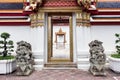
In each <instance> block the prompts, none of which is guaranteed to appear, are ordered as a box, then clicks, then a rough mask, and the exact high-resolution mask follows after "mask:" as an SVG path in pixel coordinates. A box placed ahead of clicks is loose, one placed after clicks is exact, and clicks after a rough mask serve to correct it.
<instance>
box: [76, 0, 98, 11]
mask: <svg viewBox="0 0 120 80" xmlns="http://www.w3.org/2000/svg"><path fill="white" fill-rule="evenodd" d="M97 2H98V0H77V3H78V4H79V5H80V6H82V7H83V8H84V9H85V10H88V9H89V8H91V6H92V5H94V6H96V3H97Z"/></svg>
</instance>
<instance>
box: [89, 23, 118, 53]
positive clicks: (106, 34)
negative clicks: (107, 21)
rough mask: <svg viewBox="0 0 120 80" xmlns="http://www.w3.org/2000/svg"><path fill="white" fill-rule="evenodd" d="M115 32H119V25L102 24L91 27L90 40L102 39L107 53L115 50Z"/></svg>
mask: <svg viewBox="0 0 120 80" xmlns="http://www.w3.org/2000/svg"><path fill="white" fill-rule="evenodd" d="M115 33H120V26H117V25H107V26H106V25H102V26H92V27H91V35H92V40H94V39H97V40H100V41H102V42H103V47H104V48H105V51H106V53H108V54H110V53H111V52H112V51H115V40H116V37H115Z"/></svg>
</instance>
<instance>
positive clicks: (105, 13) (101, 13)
mask: <svg viewBox="0 0 120 80" xmlns="http://www.w3.org/2000/svg"><path fill="white" fill-rule="evenodd" d="M98 15H120V12H117V11H116V12H98Z"/></svg>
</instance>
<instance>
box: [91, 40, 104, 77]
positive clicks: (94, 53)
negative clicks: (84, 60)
mask: <svg viewBox="0 0 120 80" xmlns="http://www.w3.org/2000/svg"><path fill="white" fill-rule="evenodd" d="M89 47H90V51H89V52H90V59H89V61H90V68H89V71H90V72H91V73H92V74H93V75H97V76H98V75H103V76H105V75H106V73H105V63H106V55H105V54H104V48H103V46H102V42H101V41H98V40H94V41H92V42H90V43H89Z"/></svg>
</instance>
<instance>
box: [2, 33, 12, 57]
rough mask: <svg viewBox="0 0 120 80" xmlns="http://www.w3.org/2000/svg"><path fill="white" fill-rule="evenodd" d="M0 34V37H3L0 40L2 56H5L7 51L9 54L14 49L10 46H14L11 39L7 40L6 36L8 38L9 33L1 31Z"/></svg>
mask: <svg viewBox="0 0 120 80" xmlns="http://www.w3.org/2000/svg"><path fill="white" fill-rule="evenodd" d="M0 36H1V38H3V40H0V48H1V49H3V51H2V56H3V57H6V56H7V55H8V53H9V54H10V53H11V52H13V51H14V50H13V49H12V48H14V46H13V41H12V40H7V39H8V38H10V34H9V33H7V32H3V33H1V35H0Z"/></svg>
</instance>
